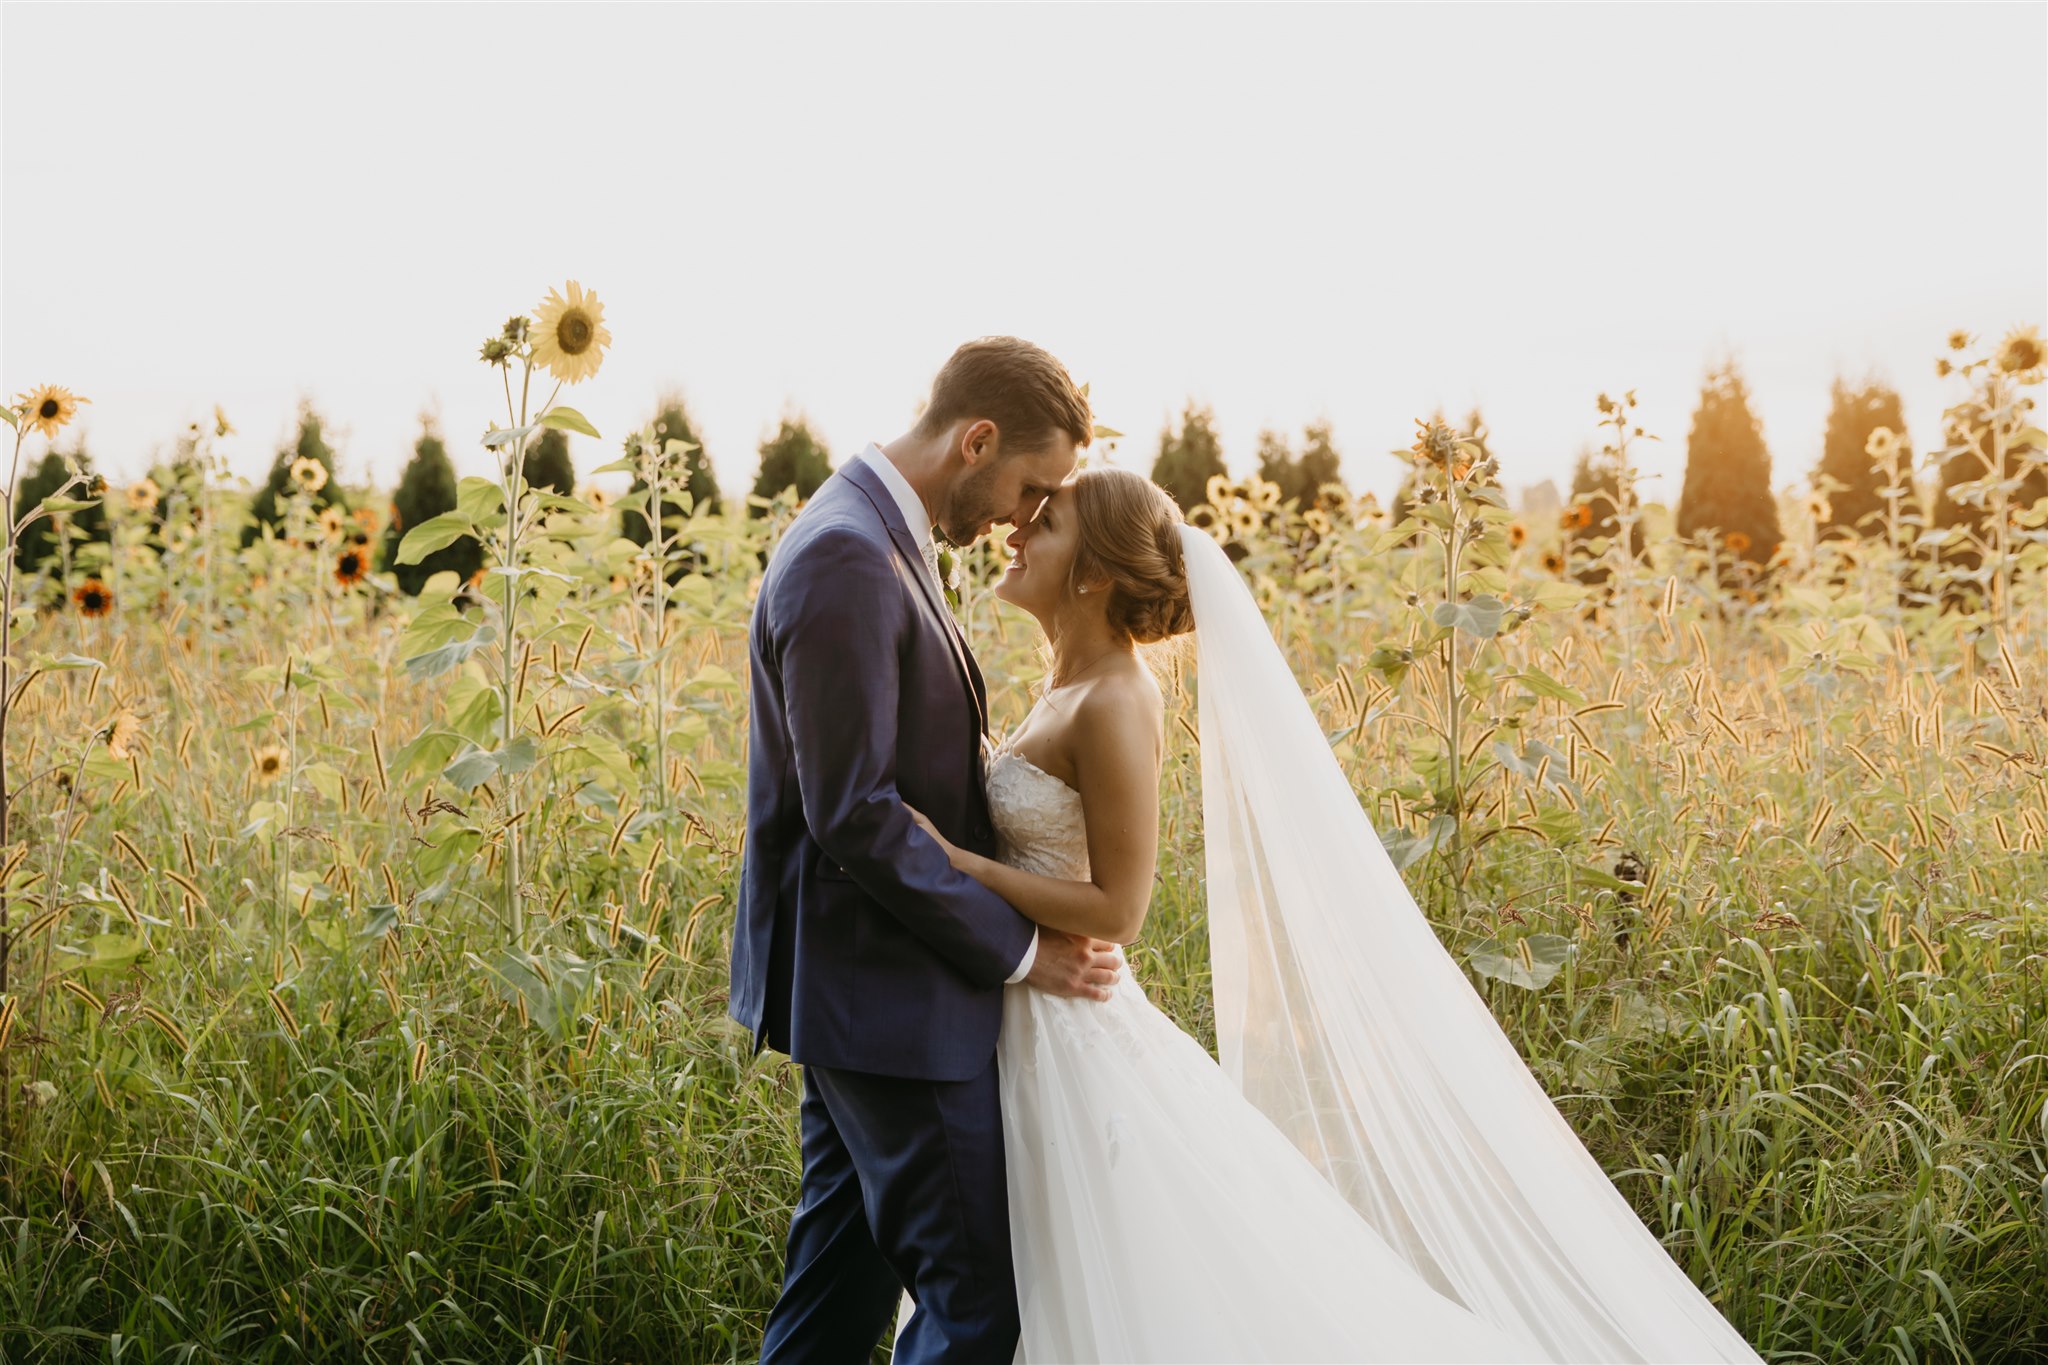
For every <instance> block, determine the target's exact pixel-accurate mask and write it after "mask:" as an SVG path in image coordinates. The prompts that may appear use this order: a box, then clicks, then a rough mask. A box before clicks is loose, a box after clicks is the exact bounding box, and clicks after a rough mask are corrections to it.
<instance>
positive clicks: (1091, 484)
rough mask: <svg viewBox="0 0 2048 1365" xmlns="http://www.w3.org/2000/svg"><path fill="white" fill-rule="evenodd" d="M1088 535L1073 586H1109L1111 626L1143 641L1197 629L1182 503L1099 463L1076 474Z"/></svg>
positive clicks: (1079, 514) (1078, 514)
mask: <svg viewBox="0 0 2048 1365" xmlns="http://www.w3.org/2000/svg"><path fill="white" fill-rule="evenodd" d="M1073 487H1074V516H1075V520H1076V521H1077V523H1078V524H1079V527H1080V534H1079V537H1078V544H1077V546H1076V548H1075V550H1074V566H1073V571H1072V576H1071V578H1070V579H1069V582H1070V583H1088V582H1095V581H1099V580H1102V579H1107V580H1108V581H1109V585H1110V587H1109V607H1108V610H1109V624H1110V628H1111V629H1113V630H1118V631H1121V632H1123V633H1124V634H1125V635H1128V636H1130V638H1131V639H1132V640H1133V641H1135V642H1136V643H1138V644H1141V645H1149V644H1156V643H1158V642H1159V641H1161V640H1169V639H1172V638H1173V637H1174V636H1176V635H1185V634H1186V633H1187V632H1189V631H1191V630H1193V629H1194V628H1195V609H1194V607H1193V606H1192V605H1191V604H1190V603H1189V601H1188V571H1187V564H1186V562H1185V561H1184V560H1183V558H1182V556H1181V544H1180V528H1181V523H1182V517H1181V514H1180V505H1179V504H1178V503H1176V502H1175V501H1174V500H1173V499H1172V498H1171V497H1170V496H1168V495H1167V493H1166V490H1165V489H1163V488H1161V487H1160V486H1159V485H1158V484H1155V483H1153V482H1152V481H1151V480H1150V479H1147V478H1144V477H1142V476H1141V475H1138V474H1133V473H1132V472H1131V471H1130V470H1128V469H1116V468H1113V467H1111V466H1108V465H1097V466H1093V467H1091V468H1088V469H1083V470H1082V471H1081V472H1080V473H1079V474H1077V475H1075V476H1074V485H1073Z"/></svg>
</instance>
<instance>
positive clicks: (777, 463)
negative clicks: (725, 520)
mask: <svg viewBox="0 0 2048 1365" xmlns="http://www.w3.org/2000/svg"><path fill="white" fill-rule="evenodd" d="M831 477H832V452H831V451H829V450H827V449H826V448H825V443H824V442H823V441H820V440H819V439H818V438H817V436H816V435H815V434H814V433H813V432H812V431H811V428H810V424H809V423H808V422H807V421H806V420H805V419H804V418H803V417H802V416H798V417H796V418H795V419H794V420H792V419H791V418H788V417H785V418H783V419H782V422H781V425H780V426H778V427H777V428H776V431H775V434H774V435H773V436H771V437H769V438H768V439H767V440H765V441H763V442H761V472H760V473H759V474H756V475H755V476H754V497H755V498H761V499H770V500H772V499H773V498H774V497H775V496H776V495H777V494H779V493H781V492H782V490H783V489H785V488H794V489H796V497H797V501H798V502H809V501H810V498H811V494H813V493H815V492H817V491H818V489H819V487H820V486H822V485H823V484H824V482H825V480H827V479H829V478H831ZM767 510H768V509H767V508H766V507H763V506H762V505H761V504H760V503H759V502H753V501H749V503H748V504H747V512H748V515H750V516H756V517H758V516H761V515H763V514H765V513H766V512H767Z"/></svg>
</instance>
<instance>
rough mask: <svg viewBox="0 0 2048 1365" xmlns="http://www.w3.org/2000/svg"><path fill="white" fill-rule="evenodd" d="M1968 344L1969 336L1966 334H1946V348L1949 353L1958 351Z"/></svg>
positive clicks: (1957, 332) (1960, 332)
mask: <svg viewBox="0 0 2048 1365" xmlns="http://www.w3.org/2000/svg"><path fill="white" fill-rule="evenodd" d="M1969 344H1970V334H1969V333H1968V332H1962V331H1956V332H1950V333H1949V334H1948V348H1949V349H1950V350H1951V351H1960V350H1962V349H1963V348H1964V347H1965V346H1968V345H1969Z"/></svg>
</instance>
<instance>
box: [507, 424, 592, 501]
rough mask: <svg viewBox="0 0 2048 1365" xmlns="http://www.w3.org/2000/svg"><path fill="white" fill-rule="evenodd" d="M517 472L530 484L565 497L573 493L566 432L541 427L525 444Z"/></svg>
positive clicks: (572, 465)
mask: <svg viewBox="0 0 2048 1365" xmlns="http://www.w3.org/2000/svg"><path fill="white" fill-rule="evenodd" d="M500 467H501V468H502V466H500ZM521 472H522V473H524V474H525V475H526V482H527V484H528V485H529V486H531V487H534V488H544V489H546V490H547V491H548V492H550V493H560V494H561V495H562V496H563V497H565V498H566V497H571V496H573V495H574V494H575V492H576V463H575V461H573V460H571V459H570V458H569V433H568V432H566V431H557V430H556V429H555V428H553V427H543V428H542V429H541V433H540V435H539V436H537V437H535V438H534V440H533V442H532V443H531V444H529V445H528V446H527V447H526V462H525V465H524V466H523V468H522V470H521Z"/></svg>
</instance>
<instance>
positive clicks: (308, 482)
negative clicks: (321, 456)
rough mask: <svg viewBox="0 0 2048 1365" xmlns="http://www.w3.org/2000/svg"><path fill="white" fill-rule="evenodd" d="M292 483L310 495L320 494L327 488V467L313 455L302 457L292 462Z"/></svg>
mask: <svg viewBox="0 0 2048 1365" xmlns="http://www.w3.org/2000/svg"><path fill="white" fill-rule="evenodd" d="M292 482H293V483H295V484H297V485H298V486H299V487H300V488H302V489H304V490H305V491H306V492H308V493H318V492H319V491H320V490H321V489H323V488H325V487H327V466H326V465H324V464H321V463H320V462H319V461H318V460H316V459H314V458H313V457H312V456H311V455H301V456H300V457H299V458H298V459H296V460H293V461H292Z"/></svg>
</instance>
